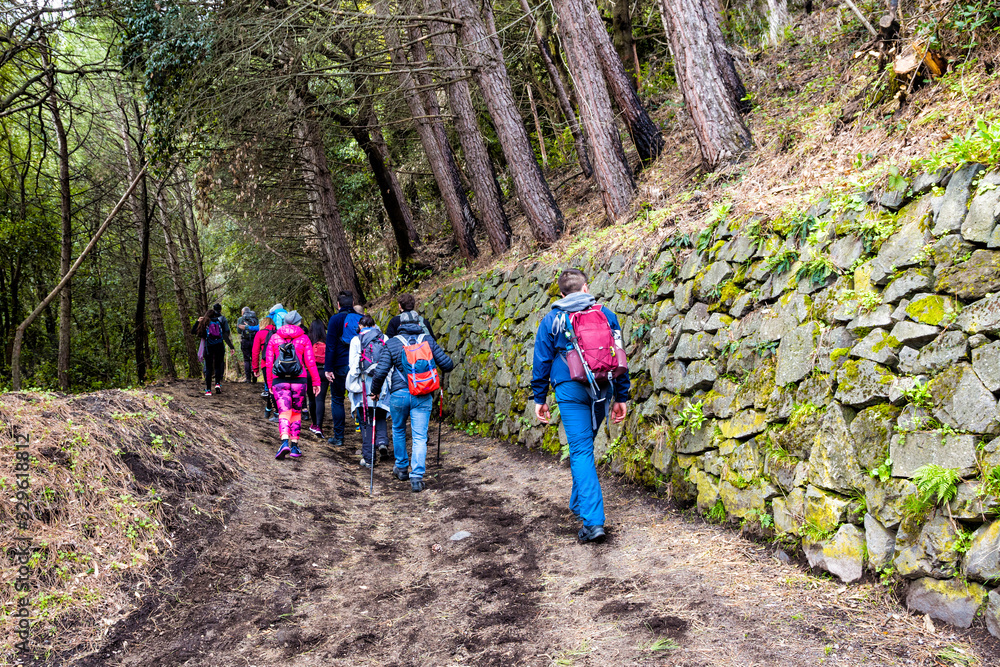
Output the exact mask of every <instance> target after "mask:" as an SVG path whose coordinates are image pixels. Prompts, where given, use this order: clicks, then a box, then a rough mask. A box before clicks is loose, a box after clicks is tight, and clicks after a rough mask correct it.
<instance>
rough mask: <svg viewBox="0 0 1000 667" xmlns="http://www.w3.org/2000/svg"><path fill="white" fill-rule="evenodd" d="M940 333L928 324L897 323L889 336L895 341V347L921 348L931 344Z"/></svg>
mask: <svg viewBox="0 0 1000 667" xmlns="http://www.w3.org/2000/svg"><path fill="white" fill-rule="evenodd" d="M940 332H941V329H939V328H938V327H935V326H931V325H930V324H920V323H919V322H897V323H896V326H894V327H893V328H892V333H891V334H890V335H891V336H892V338H894V339H895V341H896V343H897V344H896V345H894V347H898V346H899V345H908V346H910V347H914V348H916V347H921V346H923V345H926V344H927V343H929V342H931V341H932V340H934V339H935V338H937V335H938V334H939V333H940Z"/></svg>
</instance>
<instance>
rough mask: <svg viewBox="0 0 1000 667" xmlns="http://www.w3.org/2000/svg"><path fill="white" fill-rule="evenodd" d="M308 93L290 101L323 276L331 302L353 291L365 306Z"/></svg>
mask: <svg viewBox="0 0 1000 667" xmlns="http://www.w3.org/2000/svg"><path fill="white" fill-rule="evenodd" d="M307 96H308V93H306V92H305V91H301V90H296V91H292V93H291V96H290V102H291V106H292V110H293V111H294V112H295V114H296V115H297V116H298V118H297V120H296V121H295V134H296V136H297V137H298V139H299V146H298V151H299V160H300V164H301V169H302V178H303V180H304V181H305V183H306V186H307V187H308V189H309V208H310V209H311V211H312V218H313V224H314V225H315V228H316V234H317V236H318V237H319V242H320V250H321V252H322V258H321V259H322V262H321V263H322V268H323V277H324V278H325V280H326V289H327V293H328V294H329V297H330V303H337V294H338V293H339V292H340V291H341V290H349V291H351V292H353V294H354V299H355V302H356V303H364V302H365V295H364V291H363V290H362V288H361V282H360V281H359V280H358V275H357V272H356V271H355V269H354V261H353V260H352V259H351V246H350V245H349V244H348V242H347V235H346V234H345V233H344V225H343V222H342V221H341V218H340V205H339V204H338V203H337V193H336V189H335V188H334V185H333V175H332V174H331V173H330V167H329V165H328V164H327V159H326V144H325V142H324V141H323V133H322V130H321V129H320V126H319V123H318V122H317V121H316V119H315V118H314V117H313V116H312V115H311V111H310V109H309V107H310V106H311V105H310V104H308V103H307V99H306V98H307Z"/></svg>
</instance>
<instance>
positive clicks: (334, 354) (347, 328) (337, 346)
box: [323, 290, 361, 447]
mask: <svg viewBox="0 0 1000 667" xmlns="http://www.w3.org/2000/svg"><path fill="white" fill-rule="evenodd" d="M337 305H338V306H339V307H340V310H338V311H337V313H336V314H335V315H334V316H333V317H331V318H330V322H329V323H328V324H327V328H326V359H325V361H324V362H323V371H324V373H325V374H326V379H327V380H328V381H329V382H330V419H331V420H332V421H333V436H332V437H330V438H329V439H328V440H327V442H328V443H330V444H331V445H333V446H334V447H341V446H343V444H344V422H345V421H346V419H347V414H346V413H345V412H344V394H345V393H346V388H345V383H346V382H347V373H348V371H349V370H350V351H351V339H352V338H354V337H355V336H356V335H357V334H358V323H359V322H360V321H361V316H360V315H358V314H357V312H355V310H354V294H353V293H352V292H349V291H346V290H343V291H341V292H340V294H338V295H337Z"/></svg>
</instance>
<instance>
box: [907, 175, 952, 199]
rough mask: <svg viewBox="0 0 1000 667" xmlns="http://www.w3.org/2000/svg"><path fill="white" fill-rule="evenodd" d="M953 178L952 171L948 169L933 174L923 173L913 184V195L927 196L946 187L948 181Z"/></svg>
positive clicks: (911, 187)
mask: <svg viewBox="0 0 1000 667" xmlns="http://www.w3.org/2000/svg"><path fill="white" fill-rule="evenodd" d="M950 177H951V171H949V170H948V169H939V170H938V171H935V172H933V173H930V174H928V173H926V172H925V173H923V174H918V175H917V177H916V178H914V179H913V184H912V185H911V186H910V189H911V190H913V194H914V195H916V196H919V195H922V194H926V193H928V192H930V191H931V190H932V189H933V188H936V187H944V186H945V185H947V184H948V179H949V178H950Z"/></svg>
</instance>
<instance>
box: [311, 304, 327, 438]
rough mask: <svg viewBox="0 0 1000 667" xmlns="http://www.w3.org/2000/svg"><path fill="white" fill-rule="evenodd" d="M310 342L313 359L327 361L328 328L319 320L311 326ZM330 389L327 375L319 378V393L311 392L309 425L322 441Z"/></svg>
mask: <svg viewBox="0 0 1000 667" xmlns="http://www.w3.org/2000/svg"><path fill="white" fill-rule="evenodd" d="M309 340H310V341H312V346H313V357H315V358H316V359H317V360H319V362H322V360H324V359H326V327H325V326H323V323H322V322H320V321H319V320H313V321H312V324H310V325H309ZM329 387H330V381H329V380H327V379H326V376H325V375H320V378H319V393H317V394H314V393H312V392H311V391H310V392H309V415H310V417H311V418H312V423H311V424H310V425H309V432H310V433H312V434H313V435H315V436H316V437H317V438H319V439H320V440H322V439H323V438H324V437H325V436H324V435H323V412H324V411H325V410H326V392H327V389H328V388H329Z"/></svg>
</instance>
